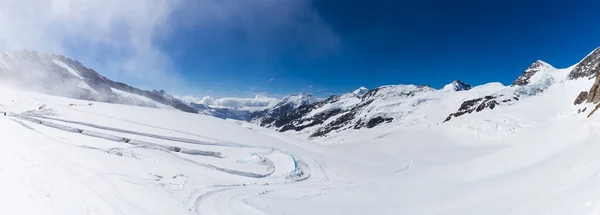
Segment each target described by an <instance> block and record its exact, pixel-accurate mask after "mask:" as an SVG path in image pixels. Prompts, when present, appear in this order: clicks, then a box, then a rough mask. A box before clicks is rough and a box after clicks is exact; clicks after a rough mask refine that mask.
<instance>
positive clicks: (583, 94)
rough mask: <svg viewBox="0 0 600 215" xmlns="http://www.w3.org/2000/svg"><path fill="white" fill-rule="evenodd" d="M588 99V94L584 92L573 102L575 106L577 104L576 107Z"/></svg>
mask: <svg viewBox="0 0 600 215" xmlns="http://www.w3.org/2000/svg"><path fill="white" fill-rule="evenodd" d="M587 99H588V92H587V91H583V92H581V93H579V95H578V96H577V98H576V99H575V102H573V104H575V105H578V104H581V103H583V102H584V101H587Z"/></svg>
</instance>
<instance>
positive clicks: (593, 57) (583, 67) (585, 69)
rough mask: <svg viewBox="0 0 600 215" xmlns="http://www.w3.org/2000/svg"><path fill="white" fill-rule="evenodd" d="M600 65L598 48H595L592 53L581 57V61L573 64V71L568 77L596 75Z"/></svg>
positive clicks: (592, 76)
mask: <svg viewBox="0 0 600 215" xmlns="http://www.w3.org/2000/svg"><path fill="white" fill-rule="evenodd" d="M599 67H600V48H596V49H595V50H594V51H593V52H592V53H590V54H589V55H588V56H586V57H585V58H583V60H581V62H579V63H578V64H577V65H575V68H573V71H571V73H569V76H568V77H569V79H570V80H574V79H578V78H589V79H592V78H594V77H596V75H598V70H599Z"/></svg>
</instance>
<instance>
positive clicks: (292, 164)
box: [8, 111, 310, 214]
mask: <svg viewBox="0 0 600 215" xmlns="http://www.w3.org/2000/svg"><path fill="white" fill-rule="evenodd" d="M36 112H37V111H26V112H24V114H23V115H21V114H18V113H13V114H9V117H8V119H10V120H11V121H13V122H15V124H18V125H20V126H23V127H24V128H27V129H28V130H30V131H32V132H35V133H37V134H40V135H42V136H45V137H48V138H52V139H56V137H53V135H58V136H63V135H65V134H64V132H66V133H71V134H73V135H81V136H84V137H85V139H86V140H87V141H86V142H90V141H89V140H91V139H89V138H94V139H98V140H101V141H98V142H104V141H112V142H118V143H125V144H128V145H132V146H134V147H128V148H127V149H128V150H130V151H134V152H135V151H137V150H147V149H152V150H158V151H156V152H163V153H168V154H171V156H172V157H177V159H178V160H181V161H187V162H189V163H193V164H196V165H200V166H203V167H206V168H209V169H212V170H217V171H221V172H225V173H228V174H232V175H235V176H242V177H249V178H256V179H260V178H265V181H264V182H261V181H244V180H242V181H241V182H238V183H234V184H222V183H219V184H218V186H220V187H227V190H228V191H229V192H237V193H238V194H237V195H238V196H239V195H240V193H246V192H250V193H247V194H245V196H253V195H257V194H255V193H253V192H251V191H256V190H257V188H250V186H257V185H261V186H274V185H276V184H281V185H283V186H285V185H291V184H292V183H294V182H298V181H303V180H305V179H307V178H309V177H310V173H309V169H308V166H306V165H304V164H301V165H299V164H298V163H299V162H302V161H298V160H297V159H296V158H295V157H294V156H293V155H291V154H289V153H287V152H281V151H280V150H277V149H275V148H272V147H267V146H250V145H243V144H232V143H226V142H225V141H220V142H218V143H215V142H207V141H204V140H194V139H189V138H179V137H170V136H168V135H157V134H149V133H144V132H137V131H131V130H126V129H117V128H111V127H107V126H99V125H96V124H92V123H84V122H77V121H71V120H62V119H54V118H50V117H45V116H43V114H35V113H36ZM47 120H51V121H53V122H50V121H47ZM73 125H76V126H77V125H79V126H82V127H85V128H82V127H74V126H73ZM88 128H93V129H95V130H93V131H90V130H88ZM56 131H59V132H58V133H57V132H56ZM109 132H110V133H111V134H108V133H109ZM115 133H120V134H122V135H114V134H115ZM125 135H134V136H143V137H146V138H149V139H154V140H155V141H154V142H148V141H140V140H136V139H133V138H129V137H125ZM165 141H168V142H169V143H170V144H171V145H162V142H165ZM61 142H63V141H61ZM92 142H94V141H92ZM173 143H180V144H184V145H189V144H192V145H193V146H194V147H199V146H210V147H213V148H215V147H216V148H222V149H224V150H225V151H231V150H235V148H239V149H240V150H244V151H250V152H252V151H253V152H252V153H251V156H255V157H258V158H259V160H260V161H259V163H257V164H259V165H261V166H262V165H266V166H267V168H266V169H268V172H266V173H265V174H257V173H252V172H247V171H240V170H233V169H228V168H222V167H217V166H214V165H212V164H210V163H202V162H198V161H195V160H193V159H190V158H185V157H182V156H177V154H179V153H181V154H185V155H195V156H198V155H199V156H210V157H215V158H217V159H223V158H224V157H227V156H228V154H229V153H227V152H225V153H222V152H217V151H206V150H199V149H190V148H186V147H184V146H172V145H173ZM81 147H82V148H83V149H92V150H95V151H102V152H106V153H109V154H110V153H111V152H114V149H116V148H106V147H103V146H90V145H87V144H84V145H81ZM119 149H124V148H122V147H119ZM119 156H123V150H121V151H120V152H119ZM131 157H136V155H135V154H133V155H131ZM159 178H160V179H162V178H163V177H159ZM134 184H143V183H139V182H135V183H134ZM203 186H206V185H203ZM242 187H246V188H242ZM238 189H239V190H240V191H237V190H238ZM223 194H225V193H223ZM223 194H220V193H219V194H216V195H215V196H221V195H223ZM202 196H205V195H200V196H198V197H197V198H199V199H201V198H202ZM225 197H228V196H227V195H224V196H222V197H217V199H218V200H219V201H222V200H225V199H224V198H225ZM238 200H239V201H240V203H234V202H231V204H237V205H238V207H240V208H241V209H239V210H241V212H240V211H238V212H236V210H238V209H237V208H235V207H234V208H228V209H227V211H229V212H231V213H244V212H245V211H247V207H248V206H247V204H246V203H244V200H243V199H236V200H235V201H238ZM190 201H193V202H196V203H195V204H193V205H191V206H190V209H189V211H197V209H200V208H206V207H204V206H202V205H201V204H200V203H201V202H202V201H200V200H194V199H191V200H190ZM228 202H229V201H228ZM209 210H210V209H209ZM217 210H222V209H217ZM198 211H200V210H198ZM113 212H114V213H117V214H152V213H150V212H148V211H143V212H142V211H138V212H134V211H131V210H130V211H128V212H125V211H113Z"/></svg>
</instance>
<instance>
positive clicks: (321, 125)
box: [251, 85, 433, 137]
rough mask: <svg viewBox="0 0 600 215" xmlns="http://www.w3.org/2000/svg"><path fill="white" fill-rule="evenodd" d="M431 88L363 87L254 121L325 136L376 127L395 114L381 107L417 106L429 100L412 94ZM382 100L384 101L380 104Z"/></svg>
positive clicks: (269, 112) (278, 108) (272, 111)
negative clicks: (380, 109)
mask: <svg viewBox="0 0 600 215" xmlns="http://www.w3.org/2000/svg"><path fill="white" fill-rule="evenodd" d="M429 91H433V89H432V88H431V87H429V86H424V85H423V86H414V85H394V86H383V87H379V88H375V89H372V90H367V89H366V88H362V87H361V88H359V89H358V90H355V91H353V92H351V93H347V94H343V95H339V96H338V95H334V96H331V97H329V98H327V99H325V100H322V101H318V102H312V103H308V104H303V105H301V106H298V107H296V108H292V107H291V106H286V105H277V106H276V107H275V108H272V109H268V110H265V111H262V112H260V113H257V114H255V115H254V116H253V117H252V120H251V121H252V122H254V123H258V124H260V125H262V126H264V127H271V128H275V129H277V130H278V131H280V132H285V131H296V132H304V133H306V134H307V135H308V136H309V137H325V136H327V135H329V134H330V133H331V132H338V131H342V130H347V129H361V128H374V127H377V126H379V125H382V124H384V123H390V122H393V121H394V120H395V119H394V116H392V115H389V114H390V113H388V112H380V111H378V109H377V108H382V106H385V108H389V107H388V106H393V105H392V104H395V103H396V104H405V103H406V102H408V101H411V102H415V103H416V104H414V105H415V106H416V105H418V104H420V103H419V102H425V101H421V100H417V99H412V97H415V96H418V95H420V94H423V93H426V92H429ZM284 101H285V100H284ZM378 102H380V103H382V104H376V103H378ZM411 104H412V103H411ZM411 108H412V106H411Z"/></svg>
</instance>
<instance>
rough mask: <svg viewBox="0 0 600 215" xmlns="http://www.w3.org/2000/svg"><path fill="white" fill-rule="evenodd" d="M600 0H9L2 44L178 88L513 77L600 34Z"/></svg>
mask: <svg viewBox="0 0 600 215" xmlns="http://www.w3.org/2000/svg"><path fill="white" fill-rule="evenodd" d="M598 11H600V2H598V1H593V0H589V1H588V0H574V1H562V2H559V1H553V0H549V1H541V0H529V1H527V0H519V1H517V0H502V1H481V0H479V1H474V0H453V1H450V0H408V1H401V0H372V1H365V0H153V1H149V0H129V1H121V0H105V1H74V0H52V1H44V0H23V1H9V2H6V3H5V4H4V5H3V7H2V8H0V26H2V27H1V28H2V34H0V50H3V51H10V50H14V49H23V48H26V49H33V50H38V51H41V52H55V53H60V54H65V55H67V56H69V57H72V58H74V59H77V60H80V61H82V62H83V63H84V64H85V65H87V66H89V67H91V68H94V69H96V70H98V71H99V72H100V73H101V74H103V75H106V76H107V77H109V78H112V79H115V80H118V81H123V82H126V83H130V84H132V85H135V86H139V87H141V88H146V89H153V88H155V89H159V88H161V89H165V90H167V91H169V92H172V93H174V94H179V95H193V96H198V97H202V96H213V97H226V96H237V97H253V96H255V95H257V94H261V95H269V96H277V97H280V96H284V95H288V94H292V93H298V92H308V93H313V94H316V95H317V96H320V97H325V96H328V95H329V94H339V93H345V92H349V91H352V90H354V89H356V88H358V87H360V86H365V87H367V88H375V87H378V86H381V85H388V84H429V85H431V86H433V87H438V88H439V87H442V86H443V85H444V84H446V83H449V82H451V81H452V80H454V79H460V80H463V81H465V82H467V83H470V84H472V85H479V84H483V83H487V82H492V81H499V82H502V83H504V84H510V83H511V82H512V81H513V80H514V79H515V78H516V77H518V76H519V75H520V74H521V73H522V72H523V71H524V70H525V69H526V68H527V67H528V66H529V65H530V64H531V63H533V62H534V61H535V60H538V59H541V60H544V61H546V62H548V63H550V64H552V65H554V66H556V67H559V68H560V67H568V66H570V65H572V64H574V63H577V62H578V61H579V60H580V59H581V58H583V57H584V56H585V55H586V54H587V53H589V52H591V51H592V50H593V49H595V48H596V47H598V46H600V29H599V28H598V27H597V26H598V23H600V16H598Z"/></svg>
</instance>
